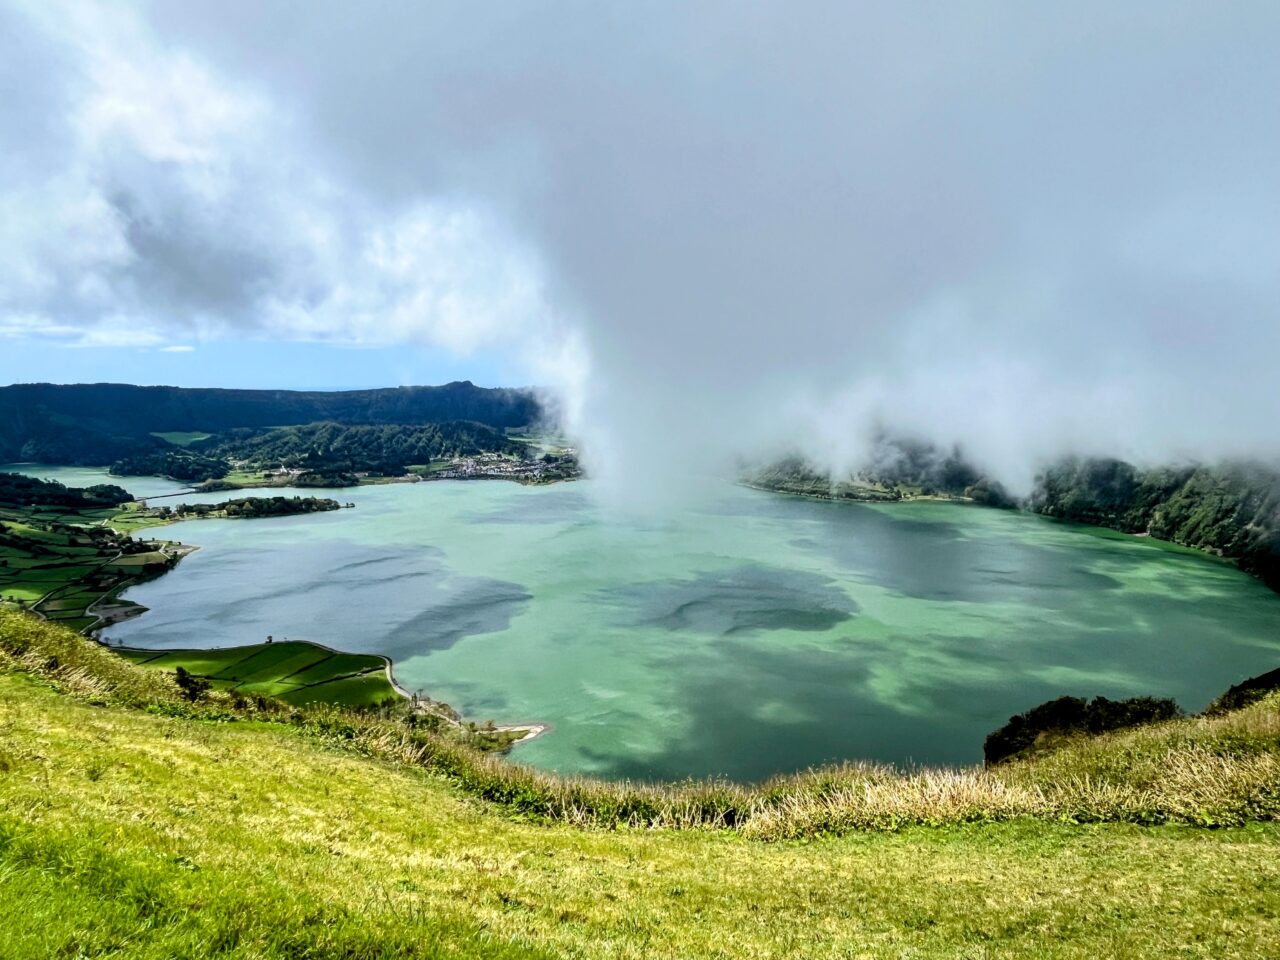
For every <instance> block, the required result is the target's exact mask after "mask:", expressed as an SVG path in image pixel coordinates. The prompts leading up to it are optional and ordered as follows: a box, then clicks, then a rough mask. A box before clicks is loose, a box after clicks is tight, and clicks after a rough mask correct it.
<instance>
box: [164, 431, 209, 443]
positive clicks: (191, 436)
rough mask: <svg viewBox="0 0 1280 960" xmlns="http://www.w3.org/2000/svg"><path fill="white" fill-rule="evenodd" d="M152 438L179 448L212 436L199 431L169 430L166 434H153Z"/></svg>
mask: <svg viewBox="0 0 1280 960" xmlns="http://www.w3.org/2000/svg"><path fill="white" fill-rule="evenodd" d="M151 435H152V436H153V437H159V438H160V439H161V440H167V441H168V442H169V443H172V444H175V445H177V446H179V447H186V446H190V445H191V444H193V443H196V442H198V441H200V440H208V439H209V437H211V436H212V434H209V433H201V432H200V431H199V430H171V431H168V432H167V433H153V434H151Z"/></svg>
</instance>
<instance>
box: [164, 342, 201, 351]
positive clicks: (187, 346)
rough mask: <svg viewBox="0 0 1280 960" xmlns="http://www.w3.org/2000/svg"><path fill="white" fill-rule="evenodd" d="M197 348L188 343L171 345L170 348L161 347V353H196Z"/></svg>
mask: <svg viewBox="0 0 1280 960" xmlns="http://www.w3.org/2000/svg"><path fill="white" fill-rule="evenodd" d="M195 349H196V348H195V347H193V346H191V345H190V344H188V343H171V344H169V345H168V346H165V347H161V348H160V352H161V353H194V352H195Z"/></svg>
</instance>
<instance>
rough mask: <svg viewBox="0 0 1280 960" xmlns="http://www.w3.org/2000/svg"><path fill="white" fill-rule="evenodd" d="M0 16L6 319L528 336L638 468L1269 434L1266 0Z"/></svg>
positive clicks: (1205, 444) (538, 363)
mask: <svg viewBox="0 0 1280 960" xmlns="http://www.w3.org/2000/svg"><path fill="white" fill-rule="evenodd" d="M0 21H3V22H0V38H3V39H0V80H3V83H4V86H5V89H10V90H16V91H19V92H22V93H23V94H24V95H23V96H18V97H10V98H7V99H8V101H9V102H11V103H13V104H15V109H13V110H10V111H6V115H5V117H4V119H3V120H2V121H0V148H2V149H0V172H2V173H3V174H4V176H3V180H0V183H3V186H0V214H2V216H0V264H2V265H0V337H9V338H25V339H32V338H46V339H48V340H49V342H51V343H61V342H79V343H89V344H92V343H95V342H102V343H108V342H138V343H148V344H166V343H168V344H175V345H182V344H188V343H190V342H191V341H192V340H197V339H199V338H209V337H217V336H223V335H227V333H228V332H229V331H236V332H240V333H244V332H248V333H250V334H252V335H255V336H263V337H279V338H295V339H321V340H334V341H339V342H350V343H369V342H379V343H387V342H403V341H411V340H412V341H417V342H424V343H428V344H432V345H435V346H438V347H439V348H440V349H446V350H451V351H456V352H460V353H464V354H465V353H467V352H474V351H499V352H504V353H508V354H510V355H511V356H513V357H517V358H520V360H521V361H522V369H524V370H525V371H526V372H527V374H528V378H529V380H530V381H531V382H540V383H546V384H548V385H549V388H550V391H551V395H552V396H553V397H554V398H555V401H556V403H555V405H556V409H557V410H558V411H559V413H560V415H561V416H562V418H563V420H564V421H565V423H566V424H567V426H568V428H569V429H570V430H571V431H572V432H573V433H574V434H575V435H577V436H579V437H581V438H582V440H583V443H584V447H585V451H586V455H587V458H588V464H589V466H590V467H591V468H592V469H593V471H594V472H595V474H596V475H597V476H598V477H600V479H601V481H602V483H601V484H600V486H601V487H602V489H604V490H606V491H610V492H612V493H614V494H615V495H616V496H617V497H618V498H619V499H625V500H627V501H629V502H635V501H636V499H637V498H653V499H657V500H660V499H661V498H663V497H664V496H671V495H674V493H675V491H677V490H680V489H683V488H685V487H686V486H687V483H688V478H689V477H690V476H701V475H708V474H712V475H714V474H721V473H724V472H726V471H729V470H732V469H734V468H735V467H736V465H737V464H738V463H739V462H740V461H741V459H742V458H743V457H747V458H762V457H768V456H772V455H775V454H778V453H781V452H791V451H794V452H798V453H800V454H802V455H804V456H806V457H807V458H809V459H810V460H812V461H813V462H814V463H815V464H818V465H820V466H821V467H823V468H825V469H829V470H831V471H833V472H836V473H839V472H845V471H848V470H849V469H851V468H854V467H856V466H858V465H861V464H863V463H865V462H866V460H867V458H868V457H869V456H871V455H872V452H873V451H872V445H873V441H874V438H875V436H876V435H877V433H878V432H879V431H881V430H884V429H888V430H891V431H898V432H902V433H904V434H907V435H910V436H913V437H918V438H920V439H924V440H929V441H933V442H937V443H939V444H942V445H947V446H949V445H950V444H953V443H958V444H960V445H961V447H962V448H963V450H964V451H965V453H966V455H967V456H969V457H970V458H971V459H972V460H973V461H974V462H975V463H976V464H977V465H978V466H980V467H981V468H983V469H985V470H988V471H990V472H992V473H993V474H994V475H996V476H997V477H999V478H1000V479H1001V480H1003V481H1004V482H1005V483H1006V484H1007V485H1008V486H1010V488H1011V489H1013V490H1015V491H1025V490H1026V489H1027V488H1028V487H1029V485H1030V482H1031V477H1032V476H1033V474H1034V472H1035V470H1036V469H1037V468H1038V466H1039V465H1041V464H1042V463H1043V462H1045V461H1046V460H1048V459H1051V458H1053V457H1055V456H1057V455H1060V454H1063V453H1082V454H1107V455H1116V456H1122V457H1126V458H1130V459H1134V460H1136V461H1138V462H1157V461H1171V460H1180V459H1185V458H1191V457H1199V458H1206V459H1216V458H1220V457H1230V456H1241V455H1253V456H1262V457H1268V458H1269V457H1274V456H1276V455H1277V453H1280V449H1278V447H1280V434H1278V433H1277V431H1276V430H1275V427H1274V425H1275V423H1277V422H1280V391H1277V390H1275V388H1274V384H1273V379H1274V367H1275V358H1276V357H1277V356H1280V180H1278V179H1277V178H1276V176H1275V171H1276V170H1277V169H1280V123H1277V122H1276V121H1277V114H1276V102H1275V96H1274V94H1273V92H1272V91H1275V90H1277V89H1280V59H1277V58H1276V57H1275V56H1274V50H1275V48H1276V46H1277V44H1278V43H1280V8H1277V7H1276V6H1275V5H1274V4H1269V3H1244V2H1242V3H1234V4H1228V5H1226V6H1225V7H1224V6H1223V5H1221V4H1209V3H1189V2H1188V3H1174V4H1166V5H1162V6H1161V7H1160V9H1158V10H1157V9H1154V8H1128V9H1117V8H1116V7H1115V5H1113V4H1103V3H1085V4H1076V5H1072V6H1071V7H1070V8H1067V7H1063V8H1061V9H1051V10H1044V9H1036V10H1034V11H1032V10H1030V9H1028V8H1025V7H1019V6H1017V5H1011V4H1001V3H986V2H970V3H962V4H951V5H947V6H946V7H945V8H942V9H931V10H930V11H929V12H928V14H927V15H926V14H923V13H920V12H918V11H909V10H908V9H907V8H905V7H893V6H888V7H880V8H863V7H853V6H850V5H848V4H834V3H833V4H814V5H808V6H806V7H804V8H803V9H800V10H797V9H796V8H795V7H794V6H792V5H785V6H784V5H781V4H779V5H776V6H774V5H767V4H766V5H754V6H751V7H749V8H743V7H742V5H741V4H717V3H712V4H699V5H696V6H692V7H691V6H690V5H687V4H671V5H663V4H659V5H645V6H644V7H642V8H640V7H636V8H631V7H624V6H615V5H609V4H586V5H580V6H567V7H561V8H557V9H554V10H547V9H546V8H545V5H539V4H532V3H511V4H501V5H498V6H497V7H494V8H476V7H475V5H473V4H454V3H438V4H431V5H429V6H427V5H418V6H416V7H415V6H406V7H401V8H398V9H382V8H378V9H377V10H376V11H375V12H372V13H370V12H368V11H356V10H355V9H354V8H352V7H350V6H349V5H347V4H340V3H323V2H318V3H315V4H311V5H309V6H308V10H307V12H306V15H305V17H302V16H300V15H299V14H298V11H297V10H296V8H291V7H287V6H285V5H279V6H274V5H263V4H259V3H250V2H226V3H221V4H218V5H200V6H198V7H196V6H192V5H177V4H150V3H136V4H134V5H131V6H130V5H121V6H120V7H119V8H118V9H117V8H114V7H113V9H112V12H111V15H110V16H108V15H107V14H106V13H105V12H103V11H102V10H101V9H100V8H98V7H95V6H92V5H87V4H78V3H49V2H43V0H42V2H40V3H35V2H32V3H24V2H17V3H10V4H8V5H7V6H6V7H5V9H4V10H3V11H0ZM26 94H30V95H29V96H28V95H26Z"/></svg>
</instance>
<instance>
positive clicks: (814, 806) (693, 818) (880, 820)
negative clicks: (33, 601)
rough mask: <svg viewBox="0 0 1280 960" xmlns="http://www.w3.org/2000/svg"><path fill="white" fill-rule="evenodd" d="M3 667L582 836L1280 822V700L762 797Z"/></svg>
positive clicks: (89, 671)
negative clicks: (294, 735)
mask: <svg viewBox="0 0 1280 960" xmlns="http://www.w3.org/2000/svg"><path fill="white" fill-rule="evenodd" d="M0 668H4V669H8V670H11V671H13V670H17V671H23V672H27V673H31V674H34V675H37V676H40V677H42V678H44V679H46V680H47V681H49V682H51V683H53V684H54V685H55V686H57V687H58V688H59V689H61V690H63V691H65V692H67V693H70V694H72V695H75V696H77V697H80V698H84V699H89V700H94V701H102V702H116V703H121V704H125V705H129V706H135V707H142V708H146V709H150V710H154V711H159V712H166V713H172V714H175V715H185V716H190V717H192V718H193V719H202V718H203V719H221V720H234V719H237V718H240V717H246V718H247V717H253V718H255V719H261V720H271V721H276V722H280V723H287V724H290V725H291V726H292V727H294V728H296V729H297V730H299V731H301V732H302V733H304V734H306V735H309V736H312V737H318V738H321V739H324V740H325V741H327V742H331V743H334V744H337V745H341V746H343V747H344V748H347V749H354V750H357V751H359V752H360V753H363V754H366V755H368V756H371V757H376V758H379V759H382V760H387V761H392V762H396V763H404V764H412V765H416V766H421V767H425V768H428V769H430V770H433V771H435V772H437V773H440V774H443V775H445V776H447V777H449V778H450V779H451V780H453V781H455V782H456V783H457V784H458V785H460V786H461V787H463V788H464V789H466V790H468V791H469V792H471V793H473V794H475V795H476V796H479V797H482V798H484V799H486V800H490V801H493V802H497V803H501V804H504V805H506V806H507V807H508V808H509V809H511V810H513V811H514V812H518V813H521V814H525V815H532V816H538V817H544V818H548V819H553V820H560V821H565V822H568V823H573V824H577V825H581V826H590V827H632V828H670V829H731V830H735V831H738V832H740V833H742V834H744V835H746V836H749V837H753V838H758V839H766V840H774V839H785V838H798V837H807V836H814V835H818V834H828V833H842V832H848V831H854V830H893V829H897V828H901V827H906V826H910V825H944V824H956V823H967V822H995V821H1003V820H1011V819H1015V818H1020V817H1031V818H1039V819H1046V820H1054V821H1069V822H1082V823H1083V822H1103V821H1123V822H1131V823H1144V824H1156V823H1184V824H1196V825H1202V826H1227V825H1236V824H1241V823H1244V822H1247V821H1250V820H1273V819H1276V818H1277V815H1278V814H1280V694H1275V695H1272V696H1270V697H1268V698H1266V699H1264V700H1261V701H1259V702H1258V703H1255V704H1253V705H1251V706H1249V707H1246V708H1244V709H1242V710H1238V711H1235V712H1232V713H1228V714H1225V715H1222V716H1217V717H1191V718H1184V719H1179V720H1173V721H1169V722H1167V723H1162V724H1155V725H1151V726H1148V727H1142V728H1138V729H1135V730H1128V731H1120V732H1116V733H1111V734H1106V735H1102V736H1097V737H1091V738H1090V737H1086V738H1080V739H1075V740H1070V741H1068V742H1066V743H1065V744H1064V745H1063V746H1062V747H1061V748H1060V749H1058V750H1056V751H1054V752H1052V753H1048V754H1045V755H1042V756H1038V757H1036V758H1034V759H1030V760H1025V761H1019V762H1013V763H1007V764H1003V765H1000V766H998V767H993V768H987V769H984V768H981V767H971V768H955V769H946V768H921V769H914V770H905V771H904V770H899V769H897V768H895V767H893V766H890V765H886V764H875V763H846V764H842V765H838V766H831V767H823V768H819V769H815V770H811V771H807V772H804V773H799V774H793V775H788V776H780V777H776V778H774V779H772V780H769V781H767V782H765V783H762V784H758V785H750V786H748V785H742V784H735V783H730V782H726V781H718V780H709V781H689V782H683V783H674V784H645V783H634V782H613V781H603V780H595V779H590V778H582V777H560V776H555V775H551V774H546V773H541V772H539V771H535V770H532V769H529V768H527V767H523V766H520V765H518V764H515V763H512V762H510V761H508V760H505V759H503V758H500V757H495V756H492V755H488V754H484V753H481V752H479V751H477V750H475V749H474V748H472V747H470V746H468V745H467V744H466V743H465V742H459V741H458V740H456V739H453V738H450V737H449V736H446V735H441V734H438V733H429V732H423V731H421V730H415V729H412V728H410V727H409V726H408V725H406V724H405V723H403V722H401V721H398V720H394V719H387V718H384V717H378V716H373V715H369V714H360V713H353V712H349V711H343V710H338V709H331V708H324V709H315V708H309V709H305V710H299V709H295V708H290V707H286V706H283V705H278V704H275V703H273V702H268V703H266V704H261V705H254V704H244V703H239V704H237V703H236V701H235V700H233V698H232V697H230V696H228V695H226V694H220V693H216V692H214V693H211V694H209V695H208V696H207V697H206V698H205V699H204V700H203V701H202V702H200V703H196V704H189V703H186V702H185V701H183V700H182V699H181V698H180V697H179V695H178V691H177V688H176V686H174V685H173V684H172V683H171V682H169V680H168V679H167V678H166V677H165V676H163V675H161V674H158V673H156V672H154V671H147V670H143V669H140V668H137V667H135V666H133V665H132V664H130V663H128V662H127V661H125V660H123V659H121V658H120V657H117V656H116V655H115V654H113V653H111V652H110V651H109V650H107V649H105V648H103V647H100V646H99V645H97V644H95V643H93V642H92V641H88V640H85V639H84V638H82V637H80V636H79V635H78V634H75V633H73V632H72V631H70V630H67V629H64V628H61V627H58V626H56V625H53V624H49V623H45V622H43V621H40V620H37V619H36V618H35V617H32V616H30V615H26V614H21V613H18V612H16V611H2V610H0Z"/></svg>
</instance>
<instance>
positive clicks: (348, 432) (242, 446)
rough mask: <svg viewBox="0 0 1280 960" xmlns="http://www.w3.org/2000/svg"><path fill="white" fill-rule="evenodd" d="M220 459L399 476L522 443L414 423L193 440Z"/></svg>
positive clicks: (316, 426) (482, 430) (512, 451)
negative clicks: (415, 468) (413, 466)
mask: <svg viewBox="0 0 1280 960" xmlns="http://www.w3.org/2000/svg"><path fill="white" fill-rule="evenodd" d="M192 448H193V449H195V450H198V451H200V452H201V453H204V454H207V455H208V456H211V457H216V458H219V459H221V460H234V461H237V462H244V463H248V464H251V465H254V466H260V467H280V466H284V467H291V468H296V469H301V470H306V471H312V472H315V473H329V474H331V473H343V472H346V473H352V472H356V471H361V472H366V471H367V472H370V473H378V474H386V475H392V476H399V475H401V474H403V473H404V472H405V468H406V467H408V466H410V465H411V464H425V463H430V462H431V461H432V460H442V459H452V458H454V457H464V456H476V455H478V454H481V453H502V454H507V455H509V456H514V457H520V456H523V455H524V453H525V447H524V445H522V444H519V443H516V442H515V441H513V440H509V439H508V438H507V436H506V434H504V433H503V432H502V431H501V430H495V429H493V428H492V427H487V426H485V425H484V424H480V423H468V422H458V421H454V422H448V423H431V424H425V425H419V426H403V425H387V424H382V425H369V424H363V425H356V426H349V425H344V424H339V423H312V424H307V425H305V426H297V427H280V428H277V429H271V430H232V431H229V432H227V433H225V434H222V435H219V436H215V437H210V438H209V439H207V440H202V441H199V442H198V443H195V444H193V445H192Z"/></svg>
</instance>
